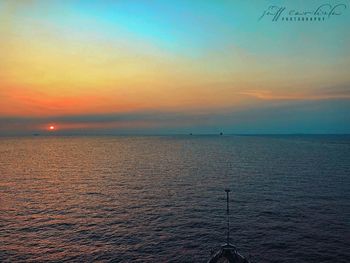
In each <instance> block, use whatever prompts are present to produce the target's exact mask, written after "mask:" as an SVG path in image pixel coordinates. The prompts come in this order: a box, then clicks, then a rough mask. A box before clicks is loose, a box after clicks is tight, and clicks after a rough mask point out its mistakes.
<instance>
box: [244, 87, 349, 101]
mask: <svg viewBox="0 0 350 263" xmlns="http://www.w3.org/2000/svg"><path fill="white" fill-rule="evenodd" d="M239 94H241V95H246V96H250V97H254V98H257V99H261V100H328V99H350V89H349V88H340V89H339V88H335V89H330V88H327V89H321V90H317V91H312V93H311V92H310V91H309V92H308V91H302V92H288V91H284V92H280V91H271V90H247V91H241V92H239Z"/></svg>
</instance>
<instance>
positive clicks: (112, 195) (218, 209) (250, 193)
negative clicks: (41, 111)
mask: <svg viewBox="0 0 350 263" xmlns="http://www.w3.org/2000/svg"><path fill="white" fill-rule="evenodd" d="M226 188H229V189H230V190H231V192H230V205H229V206H230V216H229V219H230V242H231V243H232V244H234V245H235V246H236V248H237V250H238V251H239V253H240V254H242V255H244V256H246V257H248V258H250V259H251V261H252V262H262V263H263V262H279V263H280V262H298V263H301V262H317V263H321V262H344V263H345V262H350V136H349V135H264V136H255V135H250V136H238V135H235V136H234V135H232V136H229V135H223V136H219V135H208V136H204V135H201V136H199V135H198V136H196V135H193V136H190V135H178V136H31V137H1V138H0V262H206V261H207V260H208V259H209V258H210V255H211V253H213V251H216V250H217V249H218V248H219V247H220V246H221V245H223V244H225V242H226V235H227V224H226V193H225V191H224V190H225V189H226Z"/></svg>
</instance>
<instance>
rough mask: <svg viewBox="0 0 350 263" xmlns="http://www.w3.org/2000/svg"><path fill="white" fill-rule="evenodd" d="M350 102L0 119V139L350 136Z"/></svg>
mask: <svg viewBox="0 0 350 263" xmlns="http://www.w3.org/2000/svg"><path fill="white" fill-rule="evenodd" d="M349 112H350V103H349V99H327V100H300V101H286V102H285V103H283V104H265V105H263V106H262V105H260V104H259V106H257V107H255V108H250V109H241V110H233V109H227V110H225V111H224V110H220V111H207V112H191V113H186V112H161V111H135V112H128V113H115V114H82V115H70V116H50V117H49V116H46V117H2V118H0V134H2V135H5V134H7V135H12V134H31V133H35V132H40V133H47V131H46V129H47V128H48V126H49V125H51V124H54V125H55V126H57V131H56V133H55V134H176V133H185V134H187V133H190V132H193V133H218V132H220V131H224V132H225V133H242V134H251V133H350V117H349V114H348V113H349Z"/></svg>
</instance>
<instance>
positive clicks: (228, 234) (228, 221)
mask: <svg viewBox="0 0 350 263" xmlns="http://www.w3.org/2000/svg"><path fill="white" fill-rule="evenodd" d="M225 192H226V216H227V241H226V242H227V245H229V244H230V206H229V203H230V199H229V192H230V189H228V188H227V189H225Z"/></svg>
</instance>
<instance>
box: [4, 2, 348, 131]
mask: <svg viewBox="0 0 350 263" xmlns="http://www.w3.org/2000/svg"><path fill="white" fill-rule="evenodd" d="M327 3H328V2H327ZM329 3H330V5H332V7H333V6H334V5H335V4H339V3H341V4H344V5H346V8H345V7H344V8H343V7H342V6H340V7H339V8H338V9H337V10H336V12H338V13H341V14H339V15H331V16H328V15H326V19H325V20H323V21H282V20H281V18H280V20H278V21H272V16H270V17H267V16H265V17H263V18H262V19H260V20H259V17H261V15H262V14H263V12H264V10H266V9H268V8H269V6H271V5H272V4H273V5H276V6H282V7H286V11H285V13H284V14H287V11H289V10H293V9H294V10H298V11H300V12H303V11H309V10H312V11H314V10H316V9H317V8H318V7H319V6H320V5H322V4H324V1H307V3H305V1H224V0H222V1H204V0H202V1H190V0H187V1H178V0H177V1H152V0H149V1H141V0H138V1H131V0H130V1H73V0H72V1H67V0H62V1H30V0H28V1H15V0H8V1H4V0H0V135H11V134H32V133H49V132H51V133H56V134H70V133H72V134H75V133H78V134H81V133H84V134H90V133H91V134H94V133H99V134H100V133H101V134H103V133H106V134H107V133H108V134H110V133H112V134H120V133H121V134H123V133H137V134H162V133H165V134H166V133H189V132H193V133H217V132H221V131H223V132H225V133H248V134H249V133H350V117H349V114H350V49H349V47H350V34H349V32H350V31H349V25H350V5H349V4H350V2H349V1H330V2H329ZM329 8H331V7H329V6H324V7H323V9H324V10H325V11H326V10H328V9H329ZM50 126H53V127H54V128H51V129H50Z"/></svg>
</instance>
